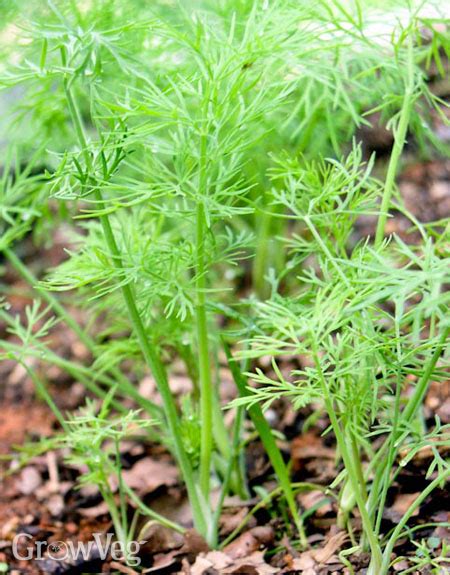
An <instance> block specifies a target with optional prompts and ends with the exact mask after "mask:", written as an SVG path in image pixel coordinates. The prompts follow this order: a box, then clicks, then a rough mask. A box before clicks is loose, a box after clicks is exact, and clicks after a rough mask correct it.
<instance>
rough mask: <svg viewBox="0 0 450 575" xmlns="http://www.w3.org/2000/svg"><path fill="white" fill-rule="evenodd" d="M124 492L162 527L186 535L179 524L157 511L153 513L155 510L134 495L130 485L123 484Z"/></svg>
mask: <svg viewBox="0 0 450 575" xmlns="http://www.w3.org/2000/svg"><path fill="white" fill-rule="evenodd" d="M123 490H124V492H125V493H126V494H127V495H128V497H129V498H130V499H131V501H133V503H134V504H135V505H137V507H138V508H139V509H140V510H141V511H142V512H143V513H145V514H146V515H148V516H149V517H151V518H152V519H154V520H155V521H157V522H158V523H160V524H161V525H164V527H168V528H169V529H173V530H174V531H176V532H177V533H181V534H184V533H186V529H185V528H184V527H182V526H181V525H179V524H178V523H174V522H173V521H170V519H167V518H166V517H163V516H162V515H160V514H159V513H157V512H156V511H153V509H150V507H148V506H147V505H145V503H143V501H142V500H141V498H140V497H138V496H137V495H136V493H134V491H133V490H132V489H131V488H130V487H128V485H127V484H126V483H123Z"/></svg>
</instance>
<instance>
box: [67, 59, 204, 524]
mask: <svg viewBox="0 0 450 575" xmlns="http://www.w3.org/2000/svg"><path fill="white" fill-rule="evenodd" d="M62 56H63V62H64V61H65V54H64V53H63V54H62ZM64 89H65V93H66V97H67V101H68V105H69V110H70V113H71V117H72V121H73V123H74V125H75V130H76V133H77V136H78V139H79V144H80V146H81V149H82V151H83V154H84V157H85V161H86V167H87V169H88V170H90V169H91V167H92V166H91V157H90V154H89V150H88V146H87V139H86V137H85V134H84V127H83V122H82V119H81V116H80V113H79V110H78V107H77V105H76V102H75V100H74V98H73V95H72V92H71V89H70V86H69V83H68V81H67V80H65V81H64ZM94 196H95V199H96V201H97V202H98V204H99V206H100V207H101V208H104V207H105V205H104V200H103V196H102V192H101V190H100V189H98V188H97V189H96V190H95V193H94ZM100 221H101V225H102V228H103V233H104V236H105V241H106V244H107V246H108V249H109V252H110V255H111V258H112V262H113V264H114V266H115V267H116V269H117V270H119V271H121V272H123V271H124V267H123V262H122V258H121V255H120V250H119V247H118V245H117V242H116V239H115V236H114V233H113V230H112V227H111V222H110V221H109V216H108V214H107V213H105V211H104V212H103V215H101V216H100ZM121 289H122V294H123V298H124V300H125V304H126V307H127V309H128V313H129V315H130V320H131V323H132V326H133V329H134V331H135V333H136V335H137V338H138V341H139V345H140V348H141V351H142V354H143V356H144V359H145V361H146V363H147V365H148V366H149V368H150V370H151V372H152V374H153V376H154V378H155V381H156V385H157V387H158V391H159V393H160V394H161V397H162V400H163V405H164V413H165V416H166V418H167V423H168V426H169V430H170V435H171V439H172V441H173V446H174V451H175V455H176V457H177V461H178V464H179V466H180V470H181V473H182V475H183V479H184V481H185V483H186V489H187V491H188V495H189V501H190V504H191V507H192V514H193V519H194V524H195V527H196V529H197V530H198V531H199V532H200V533H202V534H205V535H207V528H206V526H207V521H206V519H205V509H204V508H203V506H202V505H201V504H200V499H199V496H198V493H197V489H196V485H195V482H194V477H193V473H192V467H191V464H190V462H189V459H188V456H187V454H186V451H185V449H184V446H183V441H182V436H181V430H180V426H179V419H178V414H177V410H176V406H175V402H174V399H173V397H172V393H171V391H170V387H169V383H168V381H167V378H166V373H165V370H164V367H163V365H162V363H161V361H160V359H159V357H158V355H157V353H156V351H155V350H154V349H153V347H152V346H151V345H150V343H149V341H148V339H147V333H146V331H145V327H144V324H143V322H142V319H141V316H140V314H139V311H138V309H137V306H136V302H135V298H134V294H133V290H132V289H131V286H130V285H129V284H124V285H123V286H122V288H121Z"/></svg>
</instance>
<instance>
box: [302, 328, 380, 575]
mask: <svg viewBox="0 0 450 575" xmlns="http://www.w3.org/2000/svg"><path fill="white" fill-rule="evenodd" d="M312 348H313V359H314V364H315V366H316V369H317V373H318V375H319V379H320V383H321V386H322V393H323V398H324V402H325V407H326V410H327V412H328V417H329V418H330V422H331V426H332V428H333V431H334V434H335V436H336V441H337V444H338V447H339V451H340V454H341V456H342V460H343V462H344V466H345V469H346V471H347V473H348V477H349V481H350V482H351V485H352V487H353V491H354V494H355V500H356V504H357V505H358V509H359V513H360V515H361V521H362V524H363V529H364V534H365V536H366V537H367V540H368V542H369V547H370V551H371V555H372V558H371V565H373V567H374V569H375V572H377V571H376V569H377V568H379V567H380V566H381V559H382V556H381V549H380V542H379V541H378V538H377V536H376V534H375V531H374V529H373V526H372V522H371V520H370V516H369V514H368V512H367V509H366V502H365V499H364V495H363V490H362V486H361V485H360V482H359V479H358V471H357V468H356V467H355V464H354V461H353V458H352V454H351V453H349V451H348V449H347V441H346V438H345V436H344V433H343V432H342V429H341V425H340V423H339V420H338V418H337V416H336V411H335V408H334V404H333V400H332V398H331V397H330V394H329V391H328V386H327V383H326V380H325V376H324V374H323V371H322V367H321V365H320V359H319V354H318V350H317V346H316V342H315V338H314V335H313V334H312Z"/></svg>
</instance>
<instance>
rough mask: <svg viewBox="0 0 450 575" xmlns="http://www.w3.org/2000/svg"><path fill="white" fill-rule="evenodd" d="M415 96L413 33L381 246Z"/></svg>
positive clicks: (384, 205)
mask: <svg viewBox="0 0 450 575" xmlns="http://www.w3.org/2000/svg"><path fill="white" fill-rule="evenodd" d="M413 98H414V52H413V41H412V37H411V35H410V36H409V38H408V79H407V85H406V89H405V94H404V98H403V104H402V109H401V111H400V118H399V122H398V127H397V129H395V130H394V146H393V148H392V153H391V158H390V160H389V166H388V171H387V175H386V181H385V184H384V192H383V197H382V200H381V207H380V215H379V217H378V224H377V230H376V233H375V247H379V246H380V245H381V243H382V242H383V239H384V232H385V228H386V221H387V217H388V212H389V207H390V205H391V199H392V194H393V191H394V184H395V177H396V175H397V171H398V165H399V161H400V156H401V154H402V152H403V148H404V146H405V142H406V133H407V131H408V126H409V120H410V117H411V108H412V104H413Z"/></svg>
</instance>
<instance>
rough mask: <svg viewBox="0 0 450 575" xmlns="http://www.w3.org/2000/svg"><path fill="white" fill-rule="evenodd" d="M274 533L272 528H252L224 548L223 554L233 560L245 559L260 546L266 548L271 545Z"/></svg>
mask: <svg viewBox="0 0 450 575" xmlns="http://www.w3.org/2000/svg"><path fill="white" fill-rule="evenodd" d="M274 537H275V533H274V531H273V529H272V527H269V526H265V527H263V526H260V527H254V528H253V529H250V530H249V531H246V532H245V533H243V534H242V535H240V536H239V537H238V538H237V539H235V540H234V541H232V542H231V543H230V544H229V545H227V546H226V547H225V548H224V550H223V551H224V553H226V554H227V555H228V556H230V557H231V558H233V559H239V558H241V557H247V556H248V555H250V554H251V553H253V552H254V551H257V550H258V549H260V547H261V546H264V547H266V546H267V545H269V544H270V543H272V541H273V539H274Z"/></svg>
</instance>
